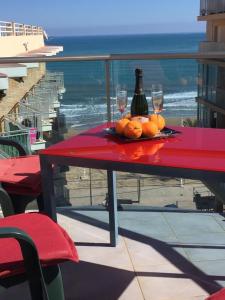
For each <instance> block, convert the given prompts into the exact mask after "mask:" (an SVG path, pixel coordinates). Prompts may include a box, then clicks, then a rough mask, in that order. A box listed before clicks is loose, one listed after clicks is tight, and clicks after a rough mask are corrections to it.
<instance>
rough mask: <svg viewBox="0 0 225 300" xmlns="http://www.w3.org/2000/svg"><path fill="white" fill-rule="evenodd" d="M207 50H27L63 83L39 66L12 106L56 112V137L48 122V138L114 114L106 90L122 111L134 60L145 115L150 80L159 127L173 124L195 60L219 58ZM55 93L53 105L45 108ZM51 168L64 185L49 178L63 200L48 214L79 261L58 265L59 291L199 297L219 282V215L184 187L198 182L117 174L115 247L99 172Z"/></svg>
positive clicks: (186, 111) (185, 104)
mask: <svg viewBox="0 0 225 300" xmlns="http://www.w3.org/2000/svg"><path fill="white" fill-rule="evenodd" d="M210 52H211V51H210ZM210 52H204V53H192V54H190V53H189V54H181V53H180V54H146V55H141V54H137V55H136V54H135V55H131V54H130V55H128V54H127V55H104V56H103V55H102V56H100V55H99V56H96V57H95V56H93V57H89V56H86V57H85V56H82V57H72V58H71V57H68V58H65V57H59V58H54V60H53V59H52V58H51V57H35V58H32V60H33V62H34V63H42V62H45V63H47V66H46V67H47V70H49V71H51V72H56V70H60V71H63V74H64V81H65V83H64V84H65V89H64V88H63V85H64V84H61V85H60V84H59V83H60V82H63V78H62V77H61V80H60V79H57V76H56V77H55V78H52V76H51V75H50V74H48V71H47V73H46V78H43V80H41V81H40V82H39V84H38V85H37V86H35V87H34V88H33V89H32V90H31V91H30V93H28V94H27V95H26V97H24V98H23V99H21V103H22V104H21V108H20V109H19V111H20V113H22V110H23V109H24V110H25V108H24V107H27V109H28V111H29V115H28V114H27V116H28V117H29V118H30V117H31V116H32V115H34V114H35V112H37V111H38V112H39V114H40V116H41V117H40V119H41V120H42V121H43V119H45V120H49V118H50V112H51V111H52V112H54V113H55V116H56V117H55V118H54V119H56V120H57V117H58V116H59V114H61V115H64V117H65V120H66V122H65V123H64V126H65V125H66V129H67V130H68V132H67V133H65V134H64V133H63V135H62V131H61V128H60V126H59V127H57V128H56V124H54V126H55V127H54V126H53V127H54V131H53V138H52V140H50V139H49V140H48V142H49V144H50V143H54V142H57V141H59V139H63V138H67V137H68V135H69V134H70V135H74V134H77V133H79V132H82V131H83V130H84V129H86V128H90V127H93V126H95V125H96V124H101V123H104V122H106V121H107V120H117V119H118V118H119V117H120V113H119V111H118V108H117V105H116V92H115V91H116V87H117V85H119V84H125V85H126V88H127V91H128V107H127V111H128V110H129V108H130V103H131V99H132V96H133V90H134V84H135V83H134V69H135V67H136V66H139V67H141V68H142V69H143V70H144V87H145V91H146V96H147V100H148V102H149V108H150V113H152V108H151V85H152V83H158V82H160V83H163V87H164V101H165V102H164V110H163V114H164V115H165V116H166V120H167V124H168V126H171V125H172V124H174V123H173V122H174V117H175V119H176V122H178V123H179V124H183V121H185V119H187V118H189V117H194V119H197V105H196V102H195V97H196V96H197V84H199V85H201V80H202V77H201V74H199V73H198V68H197V61H198V60H199V59H200V60H204V59H215V58H217V59H218V58H220V59H224V58H225V57H224V54H221V53H218V54H215V53H213V54H212V53H210ZM16 59H17V63H24V62H28V61H27V60H26V59H25V58H19V57H17V58H16ZM1 61H2V62H3V61H4V59H2V60H1V59H0V63H1ZM30 61H31V60H30V59H29V62H30ZM53 63H54V64H55V65H52V64H53ZM53 77H54V76H53ZM55 83H57V84H58V88H56V87H55ZM52 84H53V85H52ZM63 92H65V93H64V94H63V99H62V101H61V102H60V107H58V108H57V109H56V107H55V106H54V105H55V103H56V102H57V99H59V95H61V93H63ZM27 113H28V112H27ZM58 113H59V114H58ZM35 116H36V117H38V115H35ZM58 121H59V123H60V119H58ZM52 124H53V123H52ZM189 124H190V125H192V123H191V122H190V123H189ZM59 125H60V124H59ZM42 126H43V123H42ZM53 127H52V129H53ZM57 134H58V135H59V136H57ZM190 143H191V141H190ZM139 152H140V151H139V150H138V148H137V151H136V153H135V154H136V155H137V156H138V155H139V154H138V153H139ZM58 175H60V176H63V181H64V183H66V187H61V186H60V184H59V181H57V180H56V184H55V186H56V187H55V188H56V190H57V196H58V198H60V197H61V199H60V201H61V202H60V205H58V206H62V205H63V204H64V207H58V208H57V212H58V220H59V223H60V224H61V225H62V226H63V227H64V228H65V229H66V230H67V231H68V232H69V233H70V235H71V236H72V237H73V239H74V241H75V243H76V245H77V247H78V252H79V254H80V258H81V262H80V264H78V265H72V264H70V263H68V264H65V265H64V266H62V273H63V278H64V286H65V296H66V298H68V299H76V298H78V299H79V298H80V299H89V298H90V295H91V297H92V298H93V299H151V298H152V299H155V300H161V299H174V300H176V299H187V300H189V299H201V300H203V299H205V298H206V297H207V295H208V294H210V293H212V292H214V291H216V290H218V289H219V288H220V287H221V286H225V280H224V278H225V277H224V276H225V274H224V267H225V266H224V265H225V255H224V247H225V245H224V235H225V233H224V215H223V214H219V213H216V212H215V211H214V207H209V206H207V208H205V206H204V208H203V207H201V206H200V207H199V206H198V207H197V208H196V203H195V202H193V197H194V195H193V187H202V186H203V187H204V185H203V183H202V182H200V181H195V180H187V179H185V180H184V179H182V178H166V177H164V176H162V177H156V176H144V175H140V174H134V173H127V174H124V173H119V174H118V181H117V192H118V198H119V203H118V206H119V224H120V225H119V226H120V236H119V245H118V246H117V247H116V248H112V247H109V245H108V243H109V237H108V211H107V207H106V206H105V203H106V200H107V195H106V193H107V185H106V174H105V173H104V171H102V170H99V171H98V170H94V169H90V170H89V169H83V168H78V167H71V168H70V170H69V171H68V172H63V171H62V172H61V173H60V174H58ZM60 188H61V189H60ZM59 191H61V194H60V192H59ZM58 204H59V203H58ZM66 204H67V205H66ZM31 208H34V207H31ZM87 287H88V288H87ZM15 295H20V297H21V299H26V287H25V286H24V285H21V286H18V287H15V288H12V289H10V290H9V291H7V297H8V298H11V299H14V298H15ZM6 299H7V298H6Z"/></svg>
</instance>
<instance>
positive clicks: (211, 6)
mask: <svg viewBox="0 0 225 300" xmlns="http://www.w3.org/2000/svg"><path fill="white" fill-rule="evenodd" d="M223 13H225V1H224V0H201V1H200V16H201V17H204V16H209V15H217V14H223ZM201 17H200V18H199V19H201V20H203V18H201ZM211 18H213V16H211ZM217 18H219V16H218V17H217Z"/></svg>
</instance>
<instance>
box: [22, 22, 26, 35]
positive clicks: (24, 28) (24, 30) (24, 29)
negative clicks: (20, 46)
mask: <svg viewBox="0 0 225 300" xmlns="http://www.w3.org/2000/svg"><path fill="white" fill-rule="evenodd" d="M22 34H23V35H26V25H25V24H23V32H22Z"/></svg>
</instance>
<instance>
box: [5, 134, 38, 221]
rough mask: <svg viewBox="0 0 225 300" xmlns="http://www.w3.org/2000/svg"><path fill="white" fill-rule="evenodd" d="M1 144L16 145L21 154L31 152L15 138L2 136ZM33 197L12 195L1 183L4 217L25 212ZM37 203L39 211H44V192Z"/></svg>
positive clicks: (25, 154)
mask: <svg viewBox="0 0 225 300" xmlns="http://www.w3.org/2000/svg"><path fill="white" fill-rule="evenodd" d="M0 145H6V146H10V147H14V148H15V149H16V150H18V153H19V156H22V157H24V156H27V155H29V153H27V151H26V150H25V149H24V147H23V146H22V145H21V144H19V143H18V142H15V141H13V140H8V139H4V138H0ZM33 199H34V197H32V196H26V195H23V196H21V195H10V194H9V193H8V192H7V191H6V190H5V189H4V188H3V186H2V185H1V183H0V205H1V207H2V211H3V215H4V217H6V216H10V215H13V214H18V213H23V212H25V209H26V206H27V204H28V203H29V202H31V201H32V200H33ZM37 204H38V209H39V211H42V210H43V199H42V194H41V195H39V196H38V197H37Z"/></svg>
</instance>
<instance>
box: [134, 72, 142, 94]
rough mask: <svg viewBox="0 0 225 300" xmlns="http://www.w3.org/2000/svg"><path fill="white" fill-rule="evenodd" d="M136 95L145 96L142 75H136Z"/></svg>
mask: <svg viewBox="0 0 225 300" xmlns="http://www.w3.org/2000/svg"><path fill="white" fill-rule="evenodd" d="M134 93H135V94H137V95H140V94H143V77H142V75H139V74H136V84H135V90H134Z"/></svg>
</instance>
